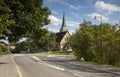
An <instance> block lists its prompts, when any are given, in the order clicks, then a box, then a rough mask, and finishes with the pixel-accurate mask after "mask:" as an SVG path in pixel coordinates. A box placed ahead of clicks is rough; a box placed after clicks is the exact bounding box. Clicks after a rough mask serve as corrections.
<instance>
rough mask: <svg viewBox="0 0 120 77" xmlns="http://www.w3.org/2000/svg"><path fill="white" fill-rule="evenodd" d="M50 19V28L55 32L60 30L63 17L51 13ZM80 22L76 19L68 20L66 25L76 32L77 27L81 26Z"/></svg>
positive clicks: (71, 31)
mask: <svg viewBox="0 0 120 77" xmlns="http://www.w3.org/2000/svg"><path fill="white" fill-rule="evenodd" d="M49 19H50V20H51V24H50V25H49V28H48V29H49V30H50V31H53V32H58V31H59V28H60V27H61V25H62V19H59V18H57V17H55V16H53V15H50V16H49ZM79 24H80V23H79V22H75V21H66V25H67V28H68V29H69V31H70V33H73V32H75V29H76V28H78V27H79ZM53 25H54V26H53Z"/></svg>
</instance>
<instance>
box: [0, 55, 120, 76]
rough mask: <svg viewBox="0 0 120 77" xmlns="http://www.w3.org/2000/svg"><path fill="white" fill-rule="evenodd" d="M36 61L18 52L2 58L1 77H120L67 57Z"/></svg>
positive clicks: (39, 57)
mask: <svg viewBox="0 0 120 77" xmlns="http://www.w3.org/2000/svg"><path fill="white" fill-rule="evenodd" d="M37 57H38V59H39V60H40V61H35V60H34V59H32V58H31V55H30V54H21V55H20V54H16V55H11V56H9V55H8V56H5V57H2V58H0V77H120V75H116V74H112V73H108V72H104V71H100V70H96V69H92V68H89V67H87V65H86V64H85V63H82V64H79V65H78V64H76V62H75V61H72V60H68V59H66V58H65V57H60V56H59V57H45V56H37Z"/></svg>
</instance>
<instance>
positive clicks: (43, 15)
mask: <svg viewBox="0 0 120 77" xmlns="http://www.w3.org/2000/svg"><path fill="white" fill-rule="evenodd" d="M4 3H5V4H6V6H7V7H8V9H9V10H10V11H9V12H8V13H7V14H8V18H10V19H11V20H13V21H14V22H15V23H14V24H11V26H8V27H7V29H8V30H9V32H6V33H5V35H6V36H8V39H9V41H10V42H17V41H18V40H19V39H20V38H22V37H28V38H31V39H32V40H33V41H34V43H36V45H39V46H43V44H44V38H45V36H46V34H47V30H46V29H44V28H43V26H45V25H48V24H49V23H50V20H49V19H48V16H49V15H50V13H51V12H50V10H49V8H48V7H46V6H44V7H43V0H4ZM5 10H7V9H5Z"/></svg>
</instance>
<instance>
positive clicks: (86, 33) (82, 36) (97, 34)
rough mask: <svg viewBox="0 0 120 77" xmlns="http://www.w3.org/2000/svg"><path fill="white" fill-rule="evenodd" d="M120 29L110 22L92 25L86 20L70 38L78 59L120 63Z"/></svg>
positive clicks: (113, 63)
mask: <svg viewBox="0 0 120 77" xmlns="http://www.w3.org/2000/svg"><path fill="white" fill-rule="evenodd" d="M119 41H120V29H118V28H117V27H116V26H111V25H109V24H100V25H92V24H91V23H90V22H86V21H84V22H83V23H82V24H80V28H79V29H78V30H77V31H76V32H75V34H73V35H72V36H71V38H70V45H71V47H72V49H73V51H75V55H76V56H77V58H78V59H81V58H82V57H83V58H84V59H85V60H86V61H93V62H97V63H103V64H112V65H119V63H120V52H119V51H120V42H119Z"/></svg>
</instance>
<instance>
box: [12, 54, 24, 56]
mask: <svg viewBox="0 0 120 77" xmlns="http://www.w3.org/2000/svg"><path fill="white" fill-rule="evenodd" d="M13 56H25V54H13Z"/></svg>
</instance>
